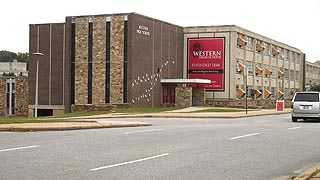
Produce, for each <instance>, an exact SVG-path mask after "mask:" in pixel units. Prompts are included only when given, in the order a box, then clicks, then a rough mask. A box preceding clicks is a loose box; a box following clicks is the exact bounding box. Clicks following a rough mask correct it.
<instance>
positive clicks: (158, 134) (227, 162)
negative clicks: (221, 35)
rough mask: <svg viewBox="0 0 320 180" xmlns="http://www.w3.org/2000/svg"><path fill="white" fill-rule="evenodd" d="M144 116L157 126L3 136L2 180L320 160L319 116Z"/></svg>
mask: <svg viewBox="0 0 320 180" xmlns="http://www.w3.org/2000/svg"><path fill="white" fill-rule="evenodd" d="M113 120H116V119H113ZM122 120H123V119H122ZM125 120H126V121H131V120H132V121H137V119H125ZM139 121H145V122H152V123H153V126H148V127H136V128H112V129H91V130H76V131H54V132H27V133H0V179H1V180H7V179H8V180H15V179H17V180H20V179H23V180H35V179H37V180H38V179H39V180H47V179H48V180H49V179H50V180H51V179H52V180H53V179H54V180H56V179H63V180H87V179H90V180H95V179H97V180H98V179H99V180H100V179H101V180H109V179H110V180H118V179H119V180H120V179H121V180H127V179H130V180H131V179H134V180H153V179H159V180H173V179H174V180H202V179H208V180H215V179H217V180H223V179H232V180H233V179H236V180H241V179H245V180H251V179H252V180H264V179H279V180H280V179H281V180H282V179H283V180H284V179H288V178H289V177H291V176H293V175H297V174H298V173H300V172H302V171H303V170H305V169H307V168H309V167H312V166H313V165H315V164H317V163H319V162H320V150H319V149H320V136H319V132H320V121H310V122H298V123H292V122H291V119H290V115H289V114H285V115H271V116H258V117H250V118H238V119H209V118H207V119H196V118H190V119H160V118H158V119H155V118H152V119H151V118H149V119H148V118H146V119H139Z"/></svg>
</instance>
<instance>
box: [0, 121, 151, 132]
mask: <svg viewBox="0 0 320 180" xmlns="http://www.w3.org/2000/svg"><path fill="white" fill-rule="evenodd" d="M151 125H152V124H151V123H129V124H112V123H103V124H101V123H97V124H95V125H85V124H82V125H72V124H71V125H66V126H55V125H53V126H51V127H50V126H49V127H48V126H45V125H44V126H42V127H41V126H39V127H30V126H29V127H27V126H26V127H15V126H14V125H13V126H10V127H0V132H28V131H65V130H80V129H99V128H120V127H138V126H151Z"/></svg>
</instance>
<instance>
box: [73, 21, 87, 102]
mask: <svg viewBox="0 0 320 180" xmlns="http://www.w3.org/2000/svg"><path fill="white" fill-rule="evenodd" d="M88 26H89V25H88V17H83V18H76V40H75V41H76V45H75V46H76V48H75V49H76V53H75V104H87V103H88V85H87V84H88V29H89V27H88Z"/></svg>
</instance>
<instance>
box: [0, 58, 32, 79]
mask: <svg viewBox="0 0 320 180" xmlns="http://www.w3.org/2000/svg"><path fill="white" fill-rule="evenodd" d="M8 73H13V74H14V75H15V76H25V77H27V76H28V71H27V63H25V62H18V61H17V60H13V62H0V76H1V75H3V74H8Z"/></svg>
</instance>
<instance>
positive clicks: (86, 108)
mask: <svg viewBox="0 0 320 180" xmlns="http://www.w3.org/2000/svg"><path fill="white" fill-rule="evenodd" d="M118 108H129V104H127V103H123V104H94V105H93V104H77V105H72V107H71V109H72V112H90V111H107V112H115V110H116V109H118Z"/></svg>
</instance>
